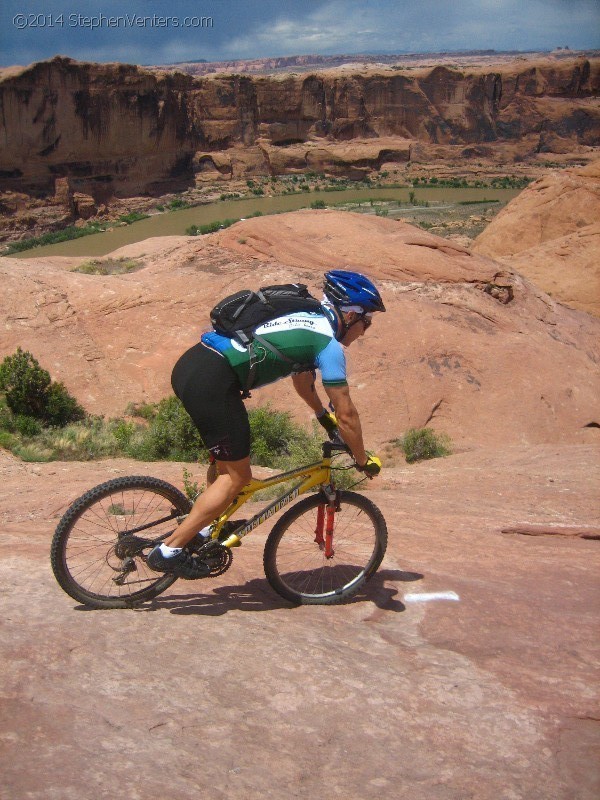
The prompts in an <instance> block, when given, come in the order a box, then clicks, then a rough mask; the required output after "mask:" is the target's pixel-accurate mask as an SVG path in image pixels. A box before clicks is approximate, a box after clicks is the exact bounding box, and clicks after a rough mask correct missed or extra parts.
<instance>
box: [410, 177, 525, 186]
mask: <svg viewBox="0 0 600 800" xmlns="http://www.w3.org/2000/svg"><path fill="white" fill-rule="evenodd" d="M532 180H533V179H532V178H526V177H520V178H519V177H517V176H516V175H504V176H502V177H496V178H492V179H491V180H490V181H480V180H477V181H468V180H467V179H466V178H436V177H435V176H434V177H431V178H428V177H426V176H425V177H422V178H413V179H412V181H411V183H412V185H413V186H429V187H441V188H449V189H486V188H488V187H490V188H492V189H524V188H525V187H526V186H528V185H529V184H530V183H531V181H532Z"/></svg>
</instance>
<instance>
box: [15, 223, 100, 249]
mask: <svg viewBox="0 0 600 800" xmlns="http://www.w3.org/2000/svg"><path fill="white" fill-rule="evenodd" d="M108 225H109V223H105V222H102V223H100V222H89V223H88V224H87V225H85V226H84V227H82V228H77V227H75V225H69V226H68V227H67V228H63V229H62V230H61V231H51V232H50V233H45V234H44V235H43V236H32V237H31V238H30V239H21V240H20V241H18V242H11V243H10V244H9V245H7V247H6V249H5V251H4V255H7V256H8V255H11V254H12V253H22V252H23V251H24V250H31V248H32V247H42V246H43V245H46V244H56V243H57V242H67V241H69V240H70V239H79V238H81V237H82V236H90V235H91V234H92V233H100V232H101V231H104V230H106V228H107V227H108Z"/></svg>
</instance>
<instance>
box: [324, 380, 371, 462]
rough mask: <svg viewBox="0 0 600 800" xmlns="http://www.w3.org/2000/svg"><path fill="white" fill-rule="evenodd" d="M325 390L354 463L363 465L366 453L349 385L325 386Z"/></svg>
mask: <svg viewBox="0 0 600 800" xmlns="http://www.w3.org/2000/svg"><path fill="white" fill-rule="evenodd" d="M325 391H326V392H327V395H328V397H329V399H330V400H331V402H332V403H333V407H334V409H335V416H336V418H337V422H338V427H339V430H340V435H341V437H342V439H343V440H344V441H345V442H346V444H347V445H348V447H349V448H350V450H351V451H352V455H353V456H354V460H355V461H356V463H357V464H360V465H363V464H364V463H365V462H366V460H367V454H366V452H365V445H364V443H363V436H362V428H361V425H360V418H359V416H358V411H357V410H356V406H355V405H354V403H353V402H352V399H351V397H350V389H349V387H348V386H325Z"/></svg>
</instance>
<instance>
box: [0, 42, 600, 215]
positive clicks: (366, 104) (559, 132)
mask: <svg viewBox="0 0 600 800" xmlns="http://www.w3.org/2000/svg"><path fill="white" fill-rule="evenodd" d="M599 67H600V61H599V60H597V59H592V60H587V59H573V60H561V61H556V62H554V61H546V62H540V63H535V64H531V63H525V64H516V65H515V64H513V65H506V66H503V67H501V68H498V69H497V70H493V71H492V70H489V69H488V70H485V69H483V68H471V69H466V70H458V69H450V68H446V67H442V66H439V67H436V68H434V69H423V70H417V71H403V70H401V69H393V68H385V67H384V68H381V69H369V70H360V71H358V72H356V73H348V72H347V71H345V72H342V73H340V72H336V71H329V72H316V73H313V74H307V75H300V76H294V75H277V76H260V77H249V76H242V75H212V76H208V77H203V78H193V77H191V76H188V75H183V74H181V73H172V74H171V73H169V74H166V73H165V74H155V73H152V72H150V71H145V70H143V69H141V68H139V67H136V66H130V65H124V64H112V65H104V64H90V63H78V62H75V61H72V60H70V59H68V58H62V57H57V58H54V59H52V60H51V61H46V62H42V63H38V64H34V65H32V66H30V67H27V68H23V69H11V70H7V71H5V73H4V75H3V76H2V77H1V78H0V110H1V115H0V141H1V142H2V155H1V156H0V190H1V189H10V190H13V191H25V192H41V193H47V194H48V193H52V192H53V191H54V182H55V179H56V178H60V177H69V178H70V179H71V181H72V186H73V189H74V190H75V191H79V192H83V193H86V194H91V195H93V197H94V198H95V199H96V200H103V199H105V198H107V197H109V196H112V195H115V194H116V195H121V196H124V195H127V194H132V193H142V192H150V193H154V192H160V191H165V190H168V189H171V188H182V187H184V186H189V185H191V184H192V183H193V182H194V178H195V174H196V173H197V172H202V170H205V169H207V168H208V169H209V170H215V171H217V172H219V173H220V174H222V175H224V176H225V177H227V176H231V175H240V174H250V173H259V172H262V173H268V172H270V171H275V170H279V171H285V170H286V169H287V166H288V165H287V155H288V147H290V146H296V147H297V146H298V145H303V144H305V143H307V142H308V143H311V142H312V143H314V142H322V143H325V144H327V145H330V144H331V143H335V142H340V141H343V142H347V141H350V140H354V139H356V138H363V139H364V138H370V139H377V138H380V137H397V138H399V139H401V140H407V139H408V140H412V141H416V142H422V143H425V144H428V143H429V144H430V143H437V144H446V145H465V146H473V145H476V144H479V143H502V142H508V143H513V144H514V143H515V142H517V141H519V142H521V143H522V142H525V144H524V148H525V149H524V152H530V153H535V152H538V151H542V152H544V151H547V152H553V151H554V150H558V151H560V150H561V148H564V147H565V146H566V147H568V148H571V149H572V148H573V147H587V146H594V145H596V144H598V122H599V120H600V114H599V111H598V105H597V103H596V100H595V97H596V95H597V90H598V83H599V80H598V75H599V72H600V69H599ZM273 148H277V156H276V157H275V156H274V153H273ZM388 149H389V147H388V145H386V146H385V147H384V148H382V150H388ZM467 152H470V151H467ZM213 154H218V156H217V157H216V158H214V159H213ZM289 156H290V158H291V159H292V160H293V161H294V167H295V168H298V160H299V165H300V167H302V168H305V169H309V168H311V163H310V159H307V158H305V157H304V156H303V154H302V152H300V153H299V152H298V151H297V150H292V151H289ZM408 156H409V152H408V151H407V148H406V147H405V146H401V147H400V149H399V151H398V152H395V151H394V149H393V148H392V152H391V153H386V152H376V153H375V154H370V155H369V157H368V158H366V160H365V158H364V156H359V157H358V158H357V159H354V160H355V161H357V162H358V163H357V164H353V160H352V158H351V157H350V158H349V162H350V164H349V168H352V167H353V166H354V167H356V166H359V167H362V168H364V169H372V168H377V166H379V165H380V164H381V163H382V160H385V159H386V158H387V159H388V160H392V161H393V160H398V161H401V160H405V159H406V158H408ZM346 157H348V154H346ZM330 162H331V159H330V158H329V157H328V156H327V153H325V157H323V158H320V159H317V161H316V164H317V165H318V166H319V168H322V169H328V166H329V163H330Z"/></svg>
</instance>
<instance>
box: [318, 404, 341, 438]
mask: <svg viewBox="0 0 600 800" xmlns="http://www.w3.org/2000/svg"><path fill="white" fill-rule="evenodd" d="M316 417H317V421H318V423H319V425H322V426H323V427H324V428H325V430H326V431H327V433H337V430H338V421H337V419H336V417H335V414H334V413H333V412H331V411H326V410H325V409H323V411H321V413H320V414H317V415H316Z"/></svg>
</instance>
